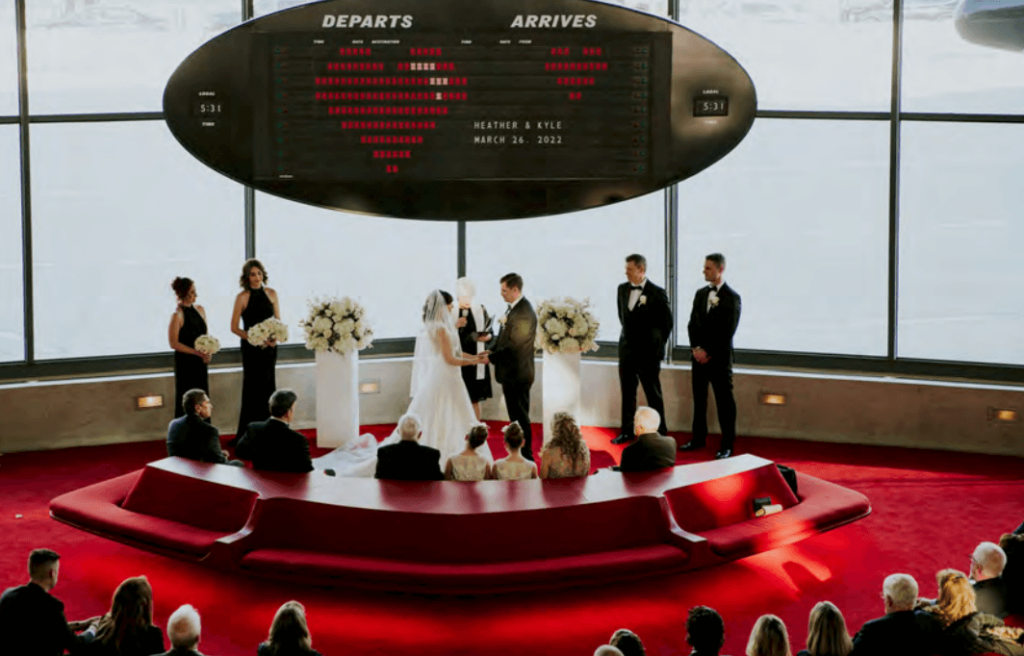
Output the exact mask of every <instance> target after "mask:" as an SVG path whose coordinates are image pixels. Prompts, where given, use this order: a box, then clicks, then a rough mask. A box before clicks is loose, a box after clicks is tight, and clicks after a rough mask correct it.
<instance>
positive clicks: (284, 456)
mask: <svg viewBox="0 0 1024 656" xmlns="http://www.w3.org/2000/svg"><path fill="white" fill-rule="evenodd" d="M235 455H236V456H237V457H239V458H243V459H245V460H252V468H253V469H263V470H267V471H281V472H298V473H304V472H311V471H313V461H312V460H311V459H310V457H309V440H307V439H306V436H305V435H303V434H302V433H299V432H297V431H293V430H292V429H291V427H289V426H288V424H286V423H285V422H283V421H281V420H280V419H274V418H273V417H271V418H270V419H268V420H266V421H254V422H252V423H251V424H249V427H248V428H246V429H245V435H243V436H242V439H241V440H239V441H238V446H237V447H235Z"/></svg>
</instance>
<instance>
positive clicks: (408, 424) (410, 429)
mask: <svg viewBox="0 0 1024 656" xmlns="http://www.w3.org/2000/svg"><path fill="white" fill-rule="evenodd" d="M421 430H423V423H422V422H421V421H420V418H419V416H418V415H417V414H415V413H412V412H407V413H406V414H404V415H402V418H401V419H399V420H398V434H399V436H401V438H402V439H403V440H415V439H419V436H420V431H421Z"/></svg>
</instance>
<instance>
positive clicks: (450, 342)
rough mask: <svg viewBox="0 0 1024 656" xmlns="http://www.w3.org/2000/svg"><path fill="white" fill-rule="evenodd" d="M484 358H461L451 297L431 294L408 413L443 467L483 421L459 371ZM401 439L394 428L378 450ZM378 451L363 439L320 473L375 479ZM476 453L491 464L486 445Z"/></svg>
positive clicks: (321, 461)
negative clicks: (419, 425)
mask: <svg viewBox="0 0 1024 656" xmlns="http://www.w3.org/2000/svg"><path fill="white" fill-rule="evenodd" d="M483 357H484V356H483V355H480V356H474V357H471V358H467V357H464V356H463V354H462V349H461V347H460V342H459V334H458V331H457V330H456V328H455V319H454V317H453V315H452V297H451V295H450V294H448V293H447V292H443V291H441V290H434V291H432V292H430V295H429V296H428V297H427V302H426V304H425V305H424V306H423V330H422V331H421V333H420V334H419V336H417V338H416V350H415V352H414V355H413V363H412V384H411V385H410V395H411V396H412V402H411V403H410V404H409V409H408V410H407V412H409V413H413V414H416V415H417V416H419V418H420V420H421V423H422V427H423V435H422V437H421V438H420V444H422V445H424V446H432V447H434V448H435V449H437V450H439V451H440V452H441V467H442V468H443V467H444V463H445V462H447V460H448V458H449V457H450V456H454V455H458V454H459V453H461V452H462V450H463V449H464V448H465V446H466V439H465V438H466V434H467V433H468V432H469V429H470V428H471V427H472V426H474V425H476V424H478V423H480V422H479V421H477V418H476V414H475V413H474V412H473V404H472V403H471V402H470V400H469V394H468V393H467V392H466V385H465V383H463V381H462V375H461V373H460V372H459V369H460V367H469V366H476V365H478V364H481V363H483V362H484V360H483ZM400 439H401V438H400V436H399V434H398V429H397V428H396V429H395V431H394V432H393V433H391V435H390V436H389V437H388V438H387V439H385V440H384V441H383V442H381V443H380V445H379V446H384V445H386V444H394V443H396V442H398V441H399V440H400ZM377 447H378V444H377V441H376V440H375V439H374V438H373V436H372V435H363V436H361V437H360V438H359V439H357V440H353V442H352V443H351V444H348V445H345V446H342V447H339V448H337V449H335V450H334V451H332V452H330V453H328V454H326V455H324V456H321V457H319V458H317V459H316V461H315V462H316V466H317V469H325V468H328V467H329V468H332V469H334V470H335V472H336V474H337V475H338V476H369V477H372V476H373V474H374V471H375V470H376V467H377ZM476 451H477V453H478V454H480V456H482V457H483V458H484V459H485V460H487V461H488V462H494V456H493V455H492V454H491V449H490V447H489V446H488V445H487V443H486V442H484V443H483V444H482V445H481V446H480V447H479V448H478V449H477V450H476Z"/></svg>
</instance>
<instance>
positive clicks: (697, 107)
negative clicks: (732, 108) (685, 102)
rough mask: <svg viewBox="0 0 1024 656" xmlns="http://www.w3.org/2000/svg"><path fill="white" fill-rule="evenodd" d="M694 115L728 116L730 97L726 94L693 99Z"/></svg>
mask: <svg viewBox="0 0 1024 656" xmlns="http://www.w3.org/2000/svg"><path fill="white" fill-rule="evenodd" d="M693 115H694V116H728V115H729V99H728V98H726V97H725V96H700V97H698V98H694V99H693Z"/></svg>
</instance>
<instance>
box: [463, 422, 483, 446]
mask: <svg viewBox="0 0 1024 656" xmlns="http://www.w3.org/2000/svg"><path fill="white" fill-rule="evenodd" d="M466 441H467V442H469V447H470V448H471V449H476V448H479V447H480V446H481V445H483V443H484V442H486V441H487V426H485V425H483V424H477V425H476V426H473V427H472V428H470V429H469V433H468V434H467V435H466Z"/></svg>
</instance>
